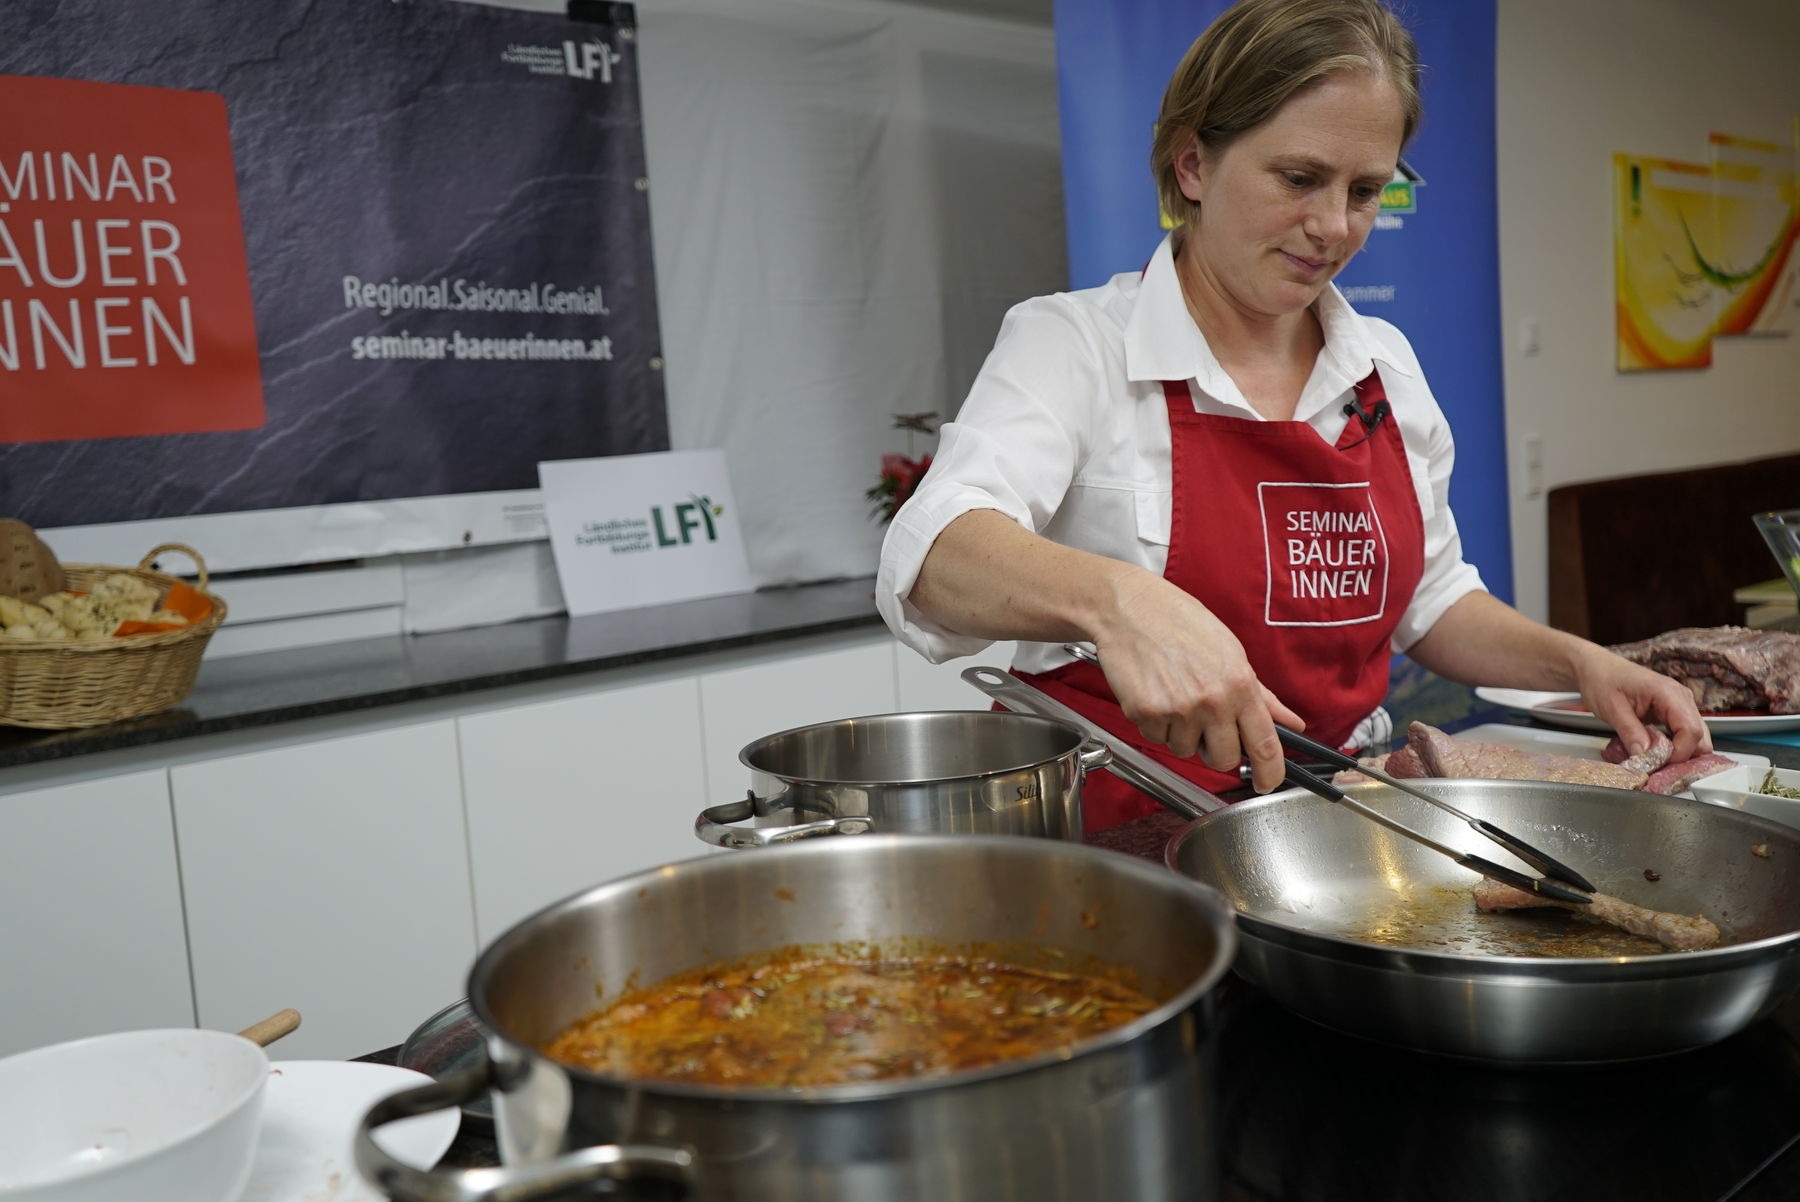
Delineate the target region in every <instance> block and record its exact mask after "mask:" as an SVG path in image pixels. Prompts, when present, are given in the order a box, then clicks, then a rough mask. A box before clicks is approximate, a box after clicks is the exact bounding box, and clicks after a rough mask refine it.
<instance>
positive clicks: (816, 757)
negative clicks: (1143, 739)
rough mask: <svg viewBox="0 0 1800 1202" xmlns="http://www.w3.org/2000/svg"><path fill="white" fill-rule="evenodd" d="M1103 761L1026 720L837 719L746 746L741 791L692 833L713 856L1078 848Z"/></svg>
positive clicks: (992, 716)
mask: <svg viewBox="0 0 1800 1202" xmlns="http://www.w3.org/2000/svg"><path fill="white" fill-rule="evenodd" d="M1110 757H1111V753H1110V752H1109V751H1108V750H1107V749H1106V748H1105V747H1104V746H1102V745H1100V744H1099V743H1095V742H1091V741H1089V740H1088V738H1087V736H1086V735H1085V734H1084V733H1083V732H1082V731H1081V730H1080V729H1079V728H1077V727H1075V726H1072V725H1070V724H1069V723H1067V722H1061V721H1053V720H1051V719H1048V718H1041V717H1034V716H1033V715H1030V714H1012V713H1005V712H995V711H989V710H942V711H933V712H923V713H900V714H874V715H871V716H869V717H864V718H840V719H838V720H837V721H835V722H820V723H817V724H815V725H812V726H800V727H796V728H794V729H793V730H784V731H781V732H780V733H778V734H772V735H768V736H767V737H765V738H761V739H758V740H757V741H756V742H754V743H751V744H750V745H748V746H747V747H745V748H744V749H743V751H741V752H740V753H739V755H738V758H739V759H740V760H742V761H743V764H744V766H745V767H746V768H748V769H749V770H750V789H749V792H748V793H747V794H746V796H745V797H744V799H743V800H741V801H734V802H728V803H726V804H724V805H718V806H713V807H711V808H709V809H706V810H703V811H701V813H700V816H699V817H698V818H696V819H695V820H694V834H696V835H697V836H699V837H700V838H701V839H702V840H704V841H705V842H707V843H711V844H714V845H715V846H718V847H764V846H767V845H769V844H771V843H791V842H793V841H794V840H796V839H805V838H810V837H813V836H817V835H837V834H844V835H855V834H864V833H867V832H870V831H874V832H878V833H882V834H911V833H929V832H958V833H968V834H979V835H1039V836H1043V837H1046V838H1051V839H1077V840H1078V839H1080V838H1081V781H1082V778H1083V776H1084V775H1085V774H1086V773H1087V772H1089V771H1091V770H1092V769H1094V768H1096V767H1098V766H1100V765H1102V764H1104V763H1106V762H1107V760H1108V759H1109V758H1110ZM734 824H743V825H734Z"/></svg>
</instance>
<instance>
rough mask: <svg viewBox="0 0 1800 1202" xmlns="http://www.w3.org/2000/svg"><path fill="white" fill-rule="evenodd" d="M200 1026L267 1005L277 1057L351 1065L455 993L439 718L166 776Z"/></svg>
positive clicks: (468, 945)
mask: <svg viewBox="0 0 1800 1202" xmlns="http://www.w3.org/2000/svg"><path fill="white" fill-rule="evenodd" d="M170 783H171V787H172V789H173V794H174V801H175V825H176V832H177V835H178V836H179V839H180V845H181V875H182V883H183V886H184V889H185V892H186V897H187V915H188V938H189V947H190V955H191V959H192V963H193V981H194V995H195V999H196V1003H197V1009H198V1015H199V1021H200V1024H201V1025H202V1026H207V1027H221V1028H226V1029H236V1028H238V1027H241V1026H244V1025H246V1024H248V1023H250V1022H253V1021H255V1020H256V1019H259V1018H262V1017H263V1016H265V1015H267V1014H270V1013H272V1012H274V1011H276V1010H279V1009H281V1008H282V1007H284V1006H293V1007H294V1008H296V1009H298V1010H299V1011H300V1014H301V1018H302V1024H303V1025H302V1026H301V1028H300V1030H299V1031H297V1032H295V1033H294V1034H293V1035H290V1036H288V1037H287V1038H286V1039H285V1040H283V1041H282V1043H281V1045H280V1049H281V1050H280V1054H281V1056H282V1057H283V1058H285V1059H306V1058H318V1057H323V1058H341V1057H350V1056H359V1055H362V1054H363V1053H365V1052H368V1051H371V1050H374V1049H376V1048H384V1047H388V1046H390V1045H392V1044H396V1043H399V1042H400V1041H401V1040H403V1039H404V1038H405V1037H406V1036H407V1035H408V1034H409V1033H410V1032H411V1031H412V1030H413V1028H414V1027H416V1026H417V1025H418V1023H419V1022H420V1021H422V1020H423V1019H425V1018H426V1017H427V1016H429V1015H430V1014H432V1013H433V1012H434V1011H436V1010H438V1009H439V1008H440V1007H442V1006H444V1005H446V1004H448V1003H449V1002H451V1001H454V1000H455V999H456V998H458V997H461V996H462V994H463V991H464V981H465V978H466V975H467V973H468V969H469V966H470V964H471V963H472V962H473V960H474V956H475V924H474V912H473V904H472V898H471V894H470V887H469V869H468V838H467V832H466V830H465V827H464V822H463V807H462V788H461V782H460V780H459V776H458V767H457V753H456V724H455V722H454V721H453V720H450V719H444V720H441V721H435V722H428V723H423V724H420V725H413V726H400V727H393V728H389V729H381V730H375V731H371V732H367V733H357V734H352V735H347V736H343V737H337V738H324V739H319V740H316V741H312V742H305V743H298V744H295V745H293V746H286V747H275V748H270V749H266V750H257V751H251V752H247V753H244V754H239V755H228V756H223V757H221V758H218V759H213V760H207V761H204V762H200V763H192V764H181V765H177V766H176V767H174V768H172V769H170Z"/></svg>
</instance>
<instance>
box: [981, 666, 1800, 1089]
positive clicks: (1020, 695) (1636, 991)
mask: <svg viewBox="0 0 1800 1202" xmlns="http://www.w3.org/2000/svg"><path fill="white" fill-rule="evenodd" d="M996 676H1004V674H1002V673H998V672H997V670H996V669H992V668H976V669H970V670H969V671H968V672H966V673H964V679H965V680H968V681H969V682H970V683H971V684H975V685H976V687H978V688H981V689H983V691H984V692H989V693H990V695H993V696H995V697H996V698H997V699H999V700H1000V701H1001V703H1002V704H1004V705H1007V706H1008V707H1009V708H1020V709H1029V710H1033V711H1034V712H1039V713H1044V714H1045V716H1052V715H1051V713H1050V710H1051V709H1052V708H1054V709H1055V710H1057V711H1058V712H1057V713H1056V714H1055V715H1054V716H1058V717H1062V718H1064V719H1065V720H1067V719H1068V715H1069V713H1071V712H1072V711H1068V710H1067V709H1066V707H1062V706H1060V705H1059V704H1058V703H1056V702H1055V701H1054V700H1053V699H1051V698H1048V697H1045V696H1044V694H1042V693H1039V692H1038V691H1037V690H1035V689H1032V688H1030V687H1029V686H1027V685H1025V684H1024V683H1023V682H1021V681H1018V680H1017V678H1010V677H1008V678H1006V680H1007V683H997V682H996V681H995V680H994V677H996ZM1033 698H1042V699H1043V700H1044V701H1046V702H1049V705H1048V706H1042V707H1040V706H1039V705H1038V703H1037V702H1036V701H1034V700H1033ZM1088 730H1089V733H1090V734H1091V735H1092V736H1093V737H1095V738H1100V739H1102V740H1103V741H1106V742H1108V743H1109V745H1111V746H1112V747H1113V749H1114V755H1115V759H1116V760H1124V761H1126V771H1125V772H1121V773H1120V774H1121V775H1125V776H1126V779H1129V780H1131V781H1132V783H1134V784H1136V785H1138V786H1139V787H1140V788H1145V789H1146V791H1149V792H1150V793H1151V795H1152V796H1155V797H1157V798H1158V800H1161V801H1164V803H1165V804H1169V805H1170V806H1171V808H1174V809H1176V810H1177V811H1178V812H1183V813H1192V812H1193V811H1194V810H1196V809H1198V810H1201V811H1205V813H1204V815H1203V816H1202V817H1200V818H1199V819H1198V820H1197V821H1195V822H1194V823H1193V824H1192V825H1191V826H1189V827H1188V828H1187V829H1186V830H1184V831H1183V832H1182V833H1181V834H1180V835H1178V836H1176V838H1175V839H1174V840H1173V841H1172V842H1171V844H1170V846H1169V851H1168V863H1169V865H1170V867H1172V868H1174V869H1175V870H1176V871H1178V872H1181V873H1184V874H1186V875H1187V876H1190V877H1193V878H1194V879H1196V880H1200V881H1203V882H1205V883H1206V884H1209V885H1212V886H1213V887H1215V888H1217V889H1219V890H1220V891H1221V892H1223V893H1224V894H1225V895H1226V897H1228V898H1229V899H1230V900H1231V901H1232V903H1233V905H1234V906H1235V907H1236V909H1237V911H1238V932H1239V935H1240V940H1239V950H1238V958H1237V961H1236V964H1235V967H1236V969H1237V971H1238V972H1239V973H1241V974H1242V975H1243V976H1244V977H1245V978H1247V979H1248V980H1250V981H1251V982H1252V983H1254V984H1256V985H1258V986H1260V987H1261V988H1263V989H1264V990H1266V991H1267V992H1268V993H1269V995H1270V996H1272V997H1273V998H1275V999H1276V1000H1277V1001H1278V1002H1280V1003H1281V1004H1282V1005H1284V1006H1286V1007H1288V1008H1289V1009H1291V1010H1293V1011H1295V1012H1296V1013H1298V1014H1301V1015H1303V1016H1305V1017H1307V1018H1310V1019H1312V1020H1314V1021H1316V1022H1319V1023H1321V1024H1323V1025H1325V1026H1328V1027H1333V1028H1335V1029H1337V1030H1340V1031H1344V1032H1347V1033H1349V1034H1352V1035H1358V1036H1362V1037H1364V1038H1367V1039H1373V1040H1378V1041H1380V1042H1383V1043H1388V1044H1393V1045H1396V1046H1400V1047H1405V1048H1413V1049H1417V1050H1420V1051H1426V1052H1433V1053H1438V1054H1443V1055H1450V1056H1460V1057H1466V1058H1471V1059H1478V1060H1490V1061H1507V1062H1514V1063H1534V1064H1583V1063H1599V1062H1606V1061H1619V1060H1632V1059H1640V1058H1644V1057H1650V1056H1662V1055H1668V1054H1670V1053H1674V1052H1681V1051H1686V1050H1688V1049H1691V1048H1697V1047H1703V1046H1705V1045H1707V1044H1711V1043H1715V1042H1717V1041H1718V1040H1721V1039H1724V1038H1725V1037H1726V1036H1729V1035H1732V1034H1734V1033H1735V1032H1737V1031H1739V1030H1741V1029H1743V1028H1744V1027H1746V1026H1748V1025H1749V1024H1750V1023H1752V1022H1754V1021H1755V1020H1756V1019H1758V1018H1760V1017H1762V1016H1763V1015H1764V1014H1767V1013H1768V1012H1769V1011H1771V1010H1773V1009H1774V1008H1775V1007H1776V1006H1777V1005H1779V1004H1780V1003H1781V1002H1782V1001H1783V1000H1784V999H1785V998H1786V997H1787V995H1788V994H1789V993H1791V992H1792V991H1793V989H1794V988H1795V987H1796V985H1800V955H1797V954H1796V953H1797V952H1800V831H1796V830H1794V829H1791V828H1789V827H1786V826H1782V825H1780V824H1778V823H1774V822H1770V821H1768V820H1766V819H1763V818H1758V817H1756V816H1754V815H1750V814H1745V813H1742V812H1740V811H1737V810H1730V809H1725V808H1723V807H1719V806H1713V805H1708V804H1706V803H1704V802H1698V801H1686V800H1681V799H1677V798H1672V797H1659V796H1655V795H1650V794H1644V793H1638V792H1634V791H1628V790H1621V789H1607V788H1600V787H1598V786H1592V785H1568V784H1551V783H1544V782H1537V781H1484V780H1426V781H1418V782H1414V783H1416V784H1419V785H1421V786H1422V787H1424V788H1425V789H1426V790H1427V791H1428V792H1430V793H1431V794H1432V796H1434V797H1438V798H1441V799H1443V800H1446V801H1450V802H1452V803H1453V804H1455V805H1456V806H1457V807H1458V808H1460V809H1463V810H1466V811H1468V812H1470V813H1472V814H1476V815H1478V816H1480V817H1483V818H1486V819H1488V820H1489V821H1491V822H1494V823H1497V824H1498V825H1500V826H1503V827H1505V828H1506V829H1508V830H1510V831H1513V832H1515V833H1517V834H1518V835H1520V836H1521V837H1523V838H1525V839H1528V840H1530V841H1531V842H1533V843H1536V844H1537V845H1538V846H1540V847H1544V848H1547V849H1549V850H1551V851H1552V852H1553V854H1557V855H1560V856H1561V857H1562V858H1564V859H1566V860H1568V861H1569V862H1570V863H1573V864H1577V865H1579V866H1580V867H1581V869H1582V870H1583V871H1584V872H1586V873H1587V875H1588V876H1589V877H1591V878H1593V880H1594V883H1595V884H1596V885H1598V886H1599V888H1600V891H1601V892H1604V893H1611V894H1614V895H1616V896H1619V897H1622V898H1624V899H1626V900H1627V901H1631V902H1636V903H1637V904H1639V905H1643V906H1649V907H1652V908H1654V909H1658V910H1671V911H1677V912H1681V913H1688V914H1695V913H1703V914H1705V915H1706V916H1707V917H1708V918H1710V919H1712V920H1713V921H1714V922H1716V923H1718V925H1719V927H1720V929H1721V931H1722V932H1723V933H1724V940H1723V942H1722V944H1721V945H1720V946H1719V947H1715V948H1710V949H1707V950H1705V951H1698V952H1666V951H1662V950H1660V949H1658V948H1657V947H1656V946H1655V945H1654V944H1651V943H1649V942H1647V941H1644V940H1640V939H1638V938H1636V937H1634V936H1630V935H1626V934H1624V933H1622V932H1612V931H1610V930H1609V929H1607V928H1604V927H1600V926H1598V925H1596V924H1594V923H1592V922H1590V921H1589V920H1586V919H1582V918H1579V917H1576V916H1574V915H1572V914H1568V913H1565V912H1563V911H1529V912H1521V913H1511V914H1482V913H1478V912H1477V911H1476V910H1475V906H1474V902H1473V900H1472V899H1471V898H1470V894H1469V888H1470V886H1472V885H1473V884H1474V883H1475V881H1476V879H1477V878H1476V876H1475V874H1474V873H1472V872H1468V871H1466V870H1463V869H1460V868H1458V867H1457V866H1456V865H1455V864H1453V863H1451V862H1450V861H1448V860H1446V859H1444V858H1443V857H1442V856H1440V855H1437V854H1435V853H1433V852H1431V851H1429V850H1427V849H1426V848H1424V847H1421V846H1420V845H1418V844H1416V843H1413V842H1412V841H1410V840H1408V839H1405V838H1403V837H1401V836H1399V835H1396V834H1394V833H1393V832H1392V831H1389V830H1387V829H1386V828H1384V827H1381V826H1378V825H1376V824H1375V823H1373V822H1370V821H1369V820H1367V819H1366V818H1362V817H1359V816H1357V815H1356V814H1354V813H1352V812H1350V811H1348V810H1346V809H1344V808H1342V807H1341V806H1337V805H1335V804H1333V803H1331V802H1327V801H1324V800H1321V799H1319V798H1316V797H1313V796H1311V795H1310V794H1306V793H1302V792H1300V791H1298V790H1293V791H1288V792H1283V793H1278V794H1271V795H1269V796H1267V797H1260V798H1256V799H1253V800H1248V801H1241V802H1238V803H1236V804H1235V805H1231V806H1222V805H1221V803H1220V802H1219V800H1218V799H1217V798H1215V797H1213V796H1212V795H1211V794H1208V793H1206V792H1204V791H1202V790H1200V789H1198V788H1196V787H1194V786H1192V785H1187V784H1185V782H1182V781H1180V779H1179V778H1173V779H1172V780H1171V779H1170V778H1171V777H1172V774H1164V775H1163V776H1162V777H1161V778H1160V779H1159V778H1150V777H1146V775H1145V774H1138V775H1136V776H1133V775H1127V772H1129V770H1130V764H1129V761H1130V760H1131V758H1132V757H1131V756H1122V755H1121V754H1120V749H1121V748H1123V749H1124V750H1125V751H1127V752H1133V754H1134V755H1137V756H1138V758H1139V759H1140V760H1141V759H1142V757H1141V755H1140V754H1138V753H1135V752H1134V751H1133V749H1131V748H1129V747H1128V746H1127V745H1125V744H1123V743H1122V742H1120V741H1119V740H1116V739H1112V738H1111V736H1110V735H1107V734H1106V732H1104V731H1102V730H1100V728H1098V727H1096V726H1093V725H1092V724H1091V723H1090V724H1088ZM1171 790H1175V791H1182V790H1184V791H1183V792H1182V795H1181V796H1180V797H1179V799H1178V800H1173V801H1172V800H1171V799H1170V797H1168V796H1166V795H1165V794H1166V793H1168V792H1169V791H1171ZM1350 792H1351V794H1352V795H1353V796H1354V797H1356V798H1357V799H1358V800H1360V801H1362V802H1364V803H1365V804H1368V805H1370V806H1373V807H1375V808H1378V809H1381V810H1383V811H1384V812H1387V813H1389V814H1392V815H1393V816H1394V817H1396V818H1398V819H1400V820H1401V821H1403V822H1405V823H1406V824H1407V825H1409V826H1414V827H1416V828H1417V829H1419V830H1421V831H1423V832H1424V833H1426V834H1428V835H1430V836H1432V837H1433V838H1435V839H1438V840H1441V841H1443V842H1445V843H1449V844H1452V845H1455V844H1458V843H1461V842H1465V841H1467V840H1469V839H1470V838H1471V836H1470V835H1469V832H1468V829H1467V828H1466V827H1465V826H1464V825H1463V824H1462V823H1461V822H1460V821H1459V820H1458V819H1456V818H1454V817H1453V816H1451V815H1449V814H1446V813H1444V812H1443V811H1442V810H1439V809H1436V808H1435V807H1433V806H1430V805H1427V804H1426V803H1424V802H1422V801H1419V800H1418V799H1416V798H1412V797H1408V796H1407V795H1406V794H1404V793H1401V792H1399V791H1398V790H1395V789H1392V788H1389V787H1388V786H1386V785H1359V786H1355V787H1354V788H1353V789H1352V790H1350ZM1495 858H1496V859H1498V860H1499V861H1500V862H1501V863H1503V864H1506V865H1507V866H1509V867H1513V866H1517V867H1519V868H1521V870H1528V866H1526V865H1523V864H1521V863H1519V862H1518V861H1515V860H1513V859H1512V858H1511V857H1510V856H1507V855H1506V854H1505V853H1503V852H1496V853H1495ZM1652 877H1654V878H1655V879H1651V878H1652Z"/></svg>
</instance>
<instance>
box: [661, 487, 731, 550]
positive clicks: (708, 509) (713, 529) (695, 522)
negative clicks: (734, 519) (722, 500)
mask: <svg viewBox="0 0 1800 1202" xmlns="http://www.w3.org/2000/svg"><path fill="white" fill-rule="evenodd" d="M670 509H672V510H673V512H674V520H673V533H671V532H670V531H671V527H670V525H668V524H665V522H664V520H663V512H664V511H663V507H662V506H661V505H656V506H653V507H652V508H651V510H650V522H651V525H652V526H654V527H655V529H656V545H657V546H659V547H679V546H681V545H682V544H684V543H691V542H693V541H694V535H695V534H696V533H697V532H698V531H699V529H700V527H701V526H702V525H704V526H705V527H706V541H707V542H709V543H716V542H718V541H719V530H718V527H717V526H716V525H714V524H713V519H714V518H716V517H719V516H721V515H722V514H723V513H724V512H725V507H724V506H723V505H714V504H713V502H712V498H710V497H702V496H698V495H696V494H693V493H689V494H688V499H687V500H685V501H680V502H677V503H676V504H675V505H672V506H670Z"/></svg>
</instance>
